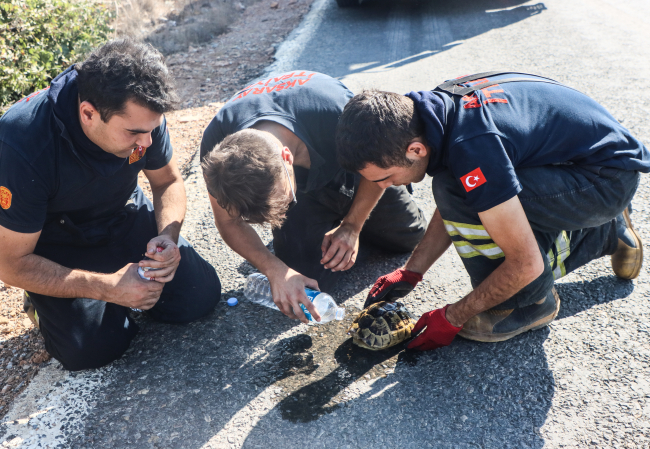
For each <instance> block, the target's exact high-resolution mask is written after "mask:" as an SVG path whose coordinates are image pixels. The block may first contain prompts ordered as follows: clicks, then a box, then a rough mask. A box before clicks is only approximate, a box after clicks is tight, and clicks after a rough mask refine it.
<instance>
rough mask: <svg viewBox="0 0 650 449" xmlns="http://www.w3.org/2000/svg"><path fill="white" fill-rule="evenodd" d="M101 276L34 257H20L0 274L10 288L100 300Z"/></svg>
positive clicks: (102, 286) (102, 283)
mask: <svg viewBox="0 0 650 449" xmlns="http://www.w3.org/2000/svg"><path fill="white" fill-rule="evenodd" d="M104 277H105V275H102V274H97V273H91V272H88V271H82V270H72V269H70V268H67V267H64V266H62V265H59V264H57V263H55V262H52V261H51V260H48V259H45V258H44V257H41V256H37V255H35V254H28V255H26V256H23V257H20V258H19V259H18V260H16V261H15V262H14V263H12V266H11V268H9V267H6V268H5V269H4V270H3V273H2V280H3V281H4V282H6V283H8V284H10V285H13V286H15V287H18V288H22V289H24V290H27V291H30V292H34V293H39V294H41V295H47V296H54V297H57V298H91V299H101V296H102V292H103V291H105V290H106V286H105V285H104V284H105V279H104Z"/></svg>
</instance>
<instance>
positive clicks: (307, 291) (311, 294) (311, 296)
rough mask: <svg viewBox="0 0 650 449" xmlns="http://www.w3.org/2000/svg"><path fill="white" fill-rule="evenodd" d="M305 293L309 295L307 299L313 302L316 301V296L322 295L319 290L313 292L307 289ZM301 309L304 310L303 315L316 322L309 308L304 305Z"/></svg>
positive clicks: (301, 305)
mask: <svg viewBox="0 0 650 449" xmlns="http://www.w3.org/2000/svg"><path fill="white" fill-rule="evenodd" d="M305 293H306V294H307V298H309V300H310V301H311V302H314V299H316V296H318V295H320V294H321V293H322V292H319V291H318V290H312V289H311V288H308V287H305ZM300 308H301V309H302V311H303V313H304V314H305V316H306V317H307V319H308V320H309V321H314V318H313V317H312V316H311V313H309V312H308V311H307V308H306V307H305V306H304V305H303V304H300Z"/></svg>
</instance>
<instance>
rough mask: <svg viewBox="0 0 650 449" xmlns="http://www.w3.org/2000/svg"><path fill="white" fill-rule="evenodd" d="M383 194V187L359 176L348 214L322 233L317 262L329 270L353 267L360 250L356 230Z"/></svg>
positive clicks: (358, 229)
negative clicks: (359, 181) (359, 179)
mask: <svg viewBox="0 0 650 449" xmlns="http://www.w3.org/2000/svg"><path fill="white" fill-rule="evenodd" d="M383 194H384V189H382V188H381V187H379V185H378V184H377V183H376V182H372V181H368V180H367V179H366V178H363V177H362V178H361V183H360V184H359V189H358V190H357V193H356V195H355V196H354V200H353V201H352V205H351V206H350V210H349V211H348V214H347V215H346V216H345V217H344V218H343V220H342V221H341V224H340V225H339V226H338V227H337V228H334V229H332V230H331V231H329V232H328V233H326V234H325V237H324V238H323V243H322V245H321V251H322V252H323V258H322V259H321V261H320V263H321V264H324V265H325V268H327V269H331V270H332V271H345V270H349V269H350V268H352V266H353V265H354V263H355V262H356V260H357V254H358V252H359V234H360V233H361V229H362V228H363V224H364V223H365V222H366V220H367V219H368V216H369V215H370V212H372V210H373V209H374V208H375V206H376V205H377V202H378V201H379V199H380V198H381V196H382V195H383Z"/></svg>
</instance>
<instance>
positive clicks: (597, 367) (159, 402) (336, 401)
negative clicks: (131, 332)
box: [0, 0, 650, 448]
mask: <svg viewBox="0 0 650 449" xmlns="http://www.w3.org/2000/svg"><path fill="white" fill-rule="evenodd" d="M649 22H650V5H649V4H648V3H647V2H645V3H644V2H642V1H639V0H637V1H627V2H621V1H615V0H607V1H599V0H590V1H586V0H574V1H571V2H565V1H560V0H551V1H548V2H543V3H538V2H526V3H523V2H519V1H508V0H484V1H478V0H470V1H464V2H458V1H455V0H435V1H434V0H429V1H421V2H406V1H400V2H397V1H395V2H384V3H377V2H367V3H364V4H363V5H362V6H361V7H360V8H354V9H338V8H337V7H336V5H335V4H334V2H333V0H328V1H324V0H317V1H316V2H315V4H314V7H313V10H312V12H311V13H310V15H309V16H308V17H307V18H306V19H305V22H304V24H303V26H302V27H301V28H299V29H298V30H296V32H295V33H294V34H292V36H291V37H290V39H289V41H287V42H286V43H285V44H284V46H283V47H281V48H280V49H279V51H278V61H277V63H276V64H275V65H274V66H273V67H271V68H270V69H269V71H275V70H284V69H294V68H299V69H309V70H318V71H321V72H324V73H327V74H330V75H333V76H336V77H340V78H341V79H342V80H343V81H344V82H345V83H346V84H348V85H349V86H350V88H351V89H353V90H354V91H360V90H361V89H363V88H368V87H374V88H381V89H387V90H393V91H396V92H407V91H410V90H418V89H431V88H433V87H435V86H436V85H437V84H438V83H439V82H441V81H443V80H445V79H448V78H452V77H455V76H459V75H463V74H468V73H473V72H479V71H487V70H493V69H497V68H508V69H512V70H519V71H527V72H531V73H538V74H541V75H544V76H548V77H551V78H554V79H557V80H559V81H562V82H565V83H567V84H569V85H570V86H572V87H575V88H577V89H579V90H581V91H583V92H585V93H587V94H589V95H591V96H592V97H594V98H596V99H597V100H598V101H600V102H602V103H603V104H604V105H605V106H606V107H607V108H608V109H609V110H610V111H611V112H612V113H613V114H614V116H615V117H616V118H617V119H618V120H620V121H621V122H622V123H623V124H624V125H625V126H627V127H628V128H629V129H631V130H632V131H633V132H634V133H635V134H636V135H637V136H638V137H639V138H640V139H641V140H643V141H644V142H645V143H646V144H650V114H649V112H648V108H649V107H650V90H649V89H648V87H650V82H649V76H648V74H649V73H650V70H648V69H649V65H650V50H649V49H648V46H647V43H648V42H650V31H649V30H650V28H649V27H648V24H649ZM196 162H197V161H196V160H195V161H194V165H193V168H192V170H191V171H190V173H188V178H187V181H186V185H187V188H188V193H189V200H190V209H189V213H188V218H187V221H186V226H185V228H184V234H185V235H186V237H188V239H189V240H190V241H191V242H192V243H193V244H194V245H195V246H196V248H197V249H198V250H199V252H201V254H203V255H204V257H206V258H207V259H209V260H210V261H211V262H212V263H213V264H214V265H215V267H217V271H218V273H219V275H220V277H221V279H222V282H223V286H224V296H225V297H226V298H227V297H229V296H233V295H234V296H238V297H239V298H240V300H241V302H240V305H238V306H236V307H234V308H228V307H227V306H225V305H224V304H222V305H220V306H219V307H218V308H217V310H216V311H215V313H214V314H212V315H210V316H209V317H207V318H205V319H203V320H201V321H200V322H198V323H195V324H192V325H190V326H168V325H162V324H157V323H153V322H150V321H148V320H146V319H143V322H142V325H143V326H142V332H141V334H140V336H139V337H137V339H136V340H135V342H134V345H133V348H132V349H131V350H130V352H129V353H128V354H127V355H126V356H125V357H124V358H123V359H121V360H120V361H118V362H116V363H114V364H113V365H111V366H110V367H107V368H105V369H102V370H97V371H93V372H85V373H79V374H70V373H66V372H64V371H62V370H61V369H59V368H58V366H57V364H52V365H50V366H49V367H47V368H46V369H44V370H42V372H41V373H40V374H39V376H38V377H37V378H36V379H35V381H34V382H33V384H32V385H31V386H30V388H29V389H28V391H27V392H26V393H25V394H24V395H23V397H22V398H21V399H19V400H18V401H17V403H16V405H15V407H14V409H13V410H12V411H11V412H10V413H9V415H7V420H16V421H10V422H7V423H5V424H4V425H3V427H2V429H1V430H0V432H1V433H0V435H3V437H2V441H3V443H2V444H4V445H5V446H10V445H14V446H15V447H38V446H39V445H40V446H41V447H75V448H76V447H88V448H91V447H92V448H123V447H135V448H150V447H156V448H168V447H169V448H207V447H213V448H217V447H218V448H222V447H244V448H254V447H264V448H268V447H270V448H293V447H295V448H299V447H307V446H310V447H325V448H334V447H342V448H346V447H349V448H352V447H354V448H357V447H364V448H365V447H372V448H375V447H376V448H382V447H386V448H397V447H404V448H411V447H412V448H421V447H434V448H542V447H549V448H556V447H569V448H578V447H579V448H584V447H594V448H596V447H603V448H604V447H616V448H619V447H633V448H647V447H650V438H649V437H648V435H650V377H649V376H650V343H649V338H650V302H649V299H650V288H649V285H648V282H649V280H650V276H649V275H648V270H647V268H645V269H644V270H643V271H642V273H641V276H640V278H639V279H638V280H636V281H633V282H632V281H622V280H619V279H617V278H616V277H614V275H613V272H612V271H611V268H610V264H609V260H608V259H601V260H599V261H595V262H592V263H591V264H589V265H587V266H586V267H583V268H582V269H580V270H578V271H576V272H574V273H572V274H570V275H569V276H567V277H565V278H563V279H562V280H560V281H559V282H558V286H557V289H558V292H559V294H560V297H561V298H562V308H561V310H560V314H559V316H558V318H557V320H556V321H555V322H554V323H553V324H552V325H551V326H549V327H548V328H546V329H542V330H539V331H534V332H529V333H527V334H524V335H521V336H519V337H517V338H515V339H513V340H510V341H508V342H504V343H499V344H478V343H473V342H468V341H463V340H462V339H460V338H459V339H457V340H456V341H454V342H453V343H452V345H451V346H449V347H447V348H443V349H440V350H436V351H432V352H428V353H424V354H411V353H407V352H405V351H403V348H401V347H397V348H395V349H394V350H392V351H387V352H385V353H369V352H366V351H363V350H359V349H356V348H355V347H353V346H351V345H350V342H349V339H348V338H347V336H346V334H345V331H346V329H347V325H349V322H350V320H351V319H352V317H353V316H354V315H355V313H356V312H357V311H358V309H359V308H360V307H361V304H362V303H363V299H364V297H365V295H366V294H367V291H368V289H369V287H370V286H371V285H372V283H373V282H374V280H375V279H376V277H377V276H378V275H380V274H383V273H385V272H388V271H391V270H392V269H394V268H396V267H398V266H399V265H400V264H402V263H403V262H404V260H405V256H393V255H387V254H381V253H377V252H373V251H372V250H371V249H367V248H366V251H365V254H366V256H365V261H364V262H363V263H361V264H358V266H356V267H355V268H354V269H353V270H351V271H350V272H348V273H347V274H346V275H345V279H344V281H343V282H342V285H341V287H340V288H339V289H338V290H337V291H334V292H331V293H332V294H333V296H334V297H335V298H336V299H337V301H338V302H339V303H341V304H344V305H345V307H346V308H347V310H348V315H347V318H346V322H344V323H332V324H328V325H324V326H315V327H308V326H306V325H297V324H296V323H295V322H293V321H290V320H289V319H287V318H285V317H284V316H283V315H281V314H279V313H278V312H275V311H273V310H267V309H260V308H258V307H255V306H254V305H251V304H248V303H246V301H245V300H242V295H241V288H242V286H243V281H244V279H245V276H246V275H247V274H248V273H250V272H251V271H252V270H253V268H252V267H251V266H250V265H248V264H246V263H244V262H243V260H242V259H241V258H239V257H238V256H236V255H235V254H234V253H233V252H232V251H230V250H229V249H228V248H227V247H226V246H225V244H224V243H223V241H222V240H221V238H220V237H219V235H218V233H217V232H216V230H215V228H214V225H213V224H212V221H213V220H212V217H211V213H210V210H209V204H208V202H207V198H206V193H205V189H204V188H203V186H202V180H201V177H200V173H199V172H198V165H197V163H196ZM415 194H416V198H417V199H418V202H419V204H420V205H421V207H422V208H423V209H424V210H425V211H427V213H429V214H430V213H431V212H432V210H433V208H434V204H433V200H432V197H431V193H430V184H429V182H428V180H425V181H423V182H422V183H420V184H419V185H417V186H416V193H415ZM649 194H650V188H649V185H648V178H647V176H646V177H644V178H643V180H642V184H641V186H640V188H639V191H638V193H637V195H636V197H635V200H634V201H633V206H634V210H635V211H634V214H633V216H632V217H633V220H634V223H635V224H636V226H637V228H638V229H639V230H640V233H641V235H642V238H643V239H644V241H645V242H646V245H645V250H646V251H645V253H646V257H645V267H648V266H649V265H648V264H649V263H650V260H648V259H649V258H648V256H647V255H648V254H650V248H649V247H648V244H647V242H650V220H649V218H650V217H649V214H650V206H649V204H650V203H649V202H648V198H649ZM260 232H261V234H262V236H263V237H264V239H265V241H267V242H269V241H270V233H269V232H268V230H260ZM469 289H470V287H469V283H468V278H467V276H466V274H465V273H464V271H463V269H462V265H461V262H460V259H459V257H458V256H457V255H456V254H455V253H454V252H453V250H452V251H448V252H447V253H446V254H445V255H444V256H443V257H442V259H441V260H440V261H439V262H438V264H437V265H436V266H435V267H434V268H433V269H432V270H430V272H429V273H427V275H426V276H425V280H424V282H423V283H421V284H420V286H418V288H417V290H416V291H415V292H414V293H413V294H412V295H411V296H410V297H408V298H407V299H406V301H405V303H406V304H407V307H409V309H411V310H412V311H413V313H414V314H416V315H420V314H421V313H423V312H425V311H427V310H431V309H433V308H436V307H439V306H442V305H444V304H446V303H448V302H452V301H456V300H458V299H460V298H461V297H462V296H463V295H464V294H466V293H467V292H468V291H469ZM20 419H22V420H20Z"/></svg>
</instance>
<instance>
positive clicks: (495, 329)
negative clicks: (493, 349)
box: [458, 287, 560, 342]
mask: <svg viewBox="0 0 650 449" xmlns="http://www.w3.org/2000/svg"><path fill="white" fill-rule="evenodd" d="M559 311H560V297H559V296H558V295H557V292H556V291H555V287H553V288H552V289H551V291H550V292H549V293H548V294H547V295H546V297H544V298H542V299H540V300H539V301H537V302H536V303H535V304H532V305H530V306H527V307H522V308H521V309H507V310H493V309H491V310H486V311H485V312H481V313H479V314H478V315H476V316H473V317H472V318H470V319H469V321H467V323H465V324H464V325H463V329H462V330H461V331H460V332H459V333H458V335H460V336H461V337H463V338H466V339H468V340H474V341H484V342H497V341H505V340H509V339H511V338H512V337H514V336H515V335H519V334H521V333H523V332H526V331H529V330H535V329H540V328H542V327H544V326H547V325H548V324H549V323H550V322H551V321H553V320H554V319H555V317H556V316H557V313H558V312H559Z"/></svg>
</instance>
